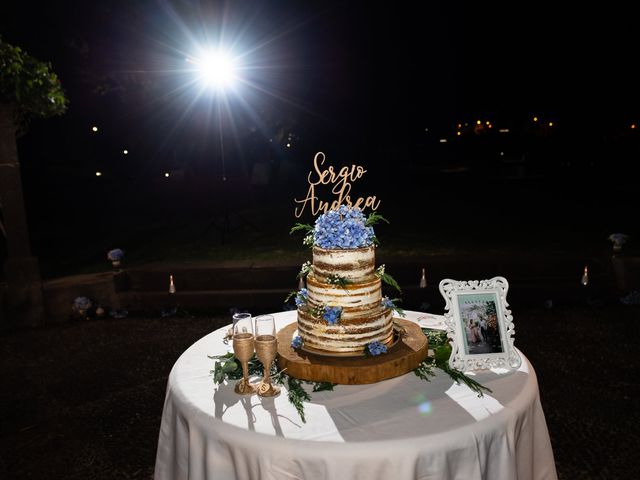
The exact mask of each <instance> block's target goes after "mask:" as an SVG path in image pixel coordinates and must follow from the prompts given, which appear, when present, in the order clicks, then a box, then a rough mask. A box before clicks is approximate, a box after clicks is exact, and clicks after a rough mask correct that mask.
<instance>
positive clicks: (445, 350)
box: [414, 328, 491, 397]
mask: <svg viewBox="0 0 640 480" xmlns="http://www.w3.org/2000/svg"><path fill="white" fill-rule="evenodd" d="M422 331H423V332H424V334H425V335H426V336H427V339H428V340H429V347H430V348H431V349H432V350H433V357H432V358H426V359H425V360H424V361H423V362H422V363H420V365H418V367H417V368H416V369H415V370H414V373H415V374H416V375H417V376H418V377H420V378H421V379H423V380H426V381H429V378H430V377H433V376H435V373H433V368H434V367H435V368H439V369H440V370H442V371H443V372H445V373H446V374H447V375H449V376H450V377H451V379H452V380H453V381H454V382H456V383H457V384H458V385H459V384H460V383H461V382H462V383H464V384H465V385H466V386H467V387H469V388H470V389H471V390H473V391H474V392H476V394H477V395H478V397H482V396H483V395H484V392H488V393H491V389H490V388H488V387H485V386H484V385H482V384H480V383H478V382H476V381H475V380H474V379H472V378H470V377H468V376H467V375H465V373H464V372H463V371H461V370H458V369H455V368H451V367H450V366H449V357H450V356H451V345H450V344H449V341H448V338H447V332H443V331H441V330H429V329H427V328H423V329H422Z"/></svg>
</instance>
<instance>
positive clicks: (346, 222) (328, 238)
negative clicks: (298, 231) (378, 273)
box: [313, 205, 375, 249]
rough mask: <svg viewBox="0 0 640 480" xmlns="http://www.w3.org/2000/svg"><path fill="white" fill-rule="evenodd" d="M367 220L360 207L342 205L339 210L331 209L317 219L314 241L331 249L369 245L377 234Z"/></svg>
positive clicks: (322, 246)
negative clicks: (367, 223)
mask: <svg viewBox="0 0 640 480" xmlns="http://www.w3.org/2000/svg"><path fill="white" fill-rule="evenodd" d="M366 221H367V219H366V218H365V216H364V214H363V213H362V211H361V210H360V209H358V208H349V207H347V206H346V205H340V208H339V209H338V210H329V211H328V212H327V213H324V214H322V215H320V216H319V217H318V218H317V219H316V223H315V227H314V230H313V243H314V244H315V245H317V246H319V247H321V248H330V249H349V248H362V247H368V246H370V245H372V244H373V239H374V237H375V234H374V232H373V227H370V226H369V227H368V226H367V225H366Z"/></svg>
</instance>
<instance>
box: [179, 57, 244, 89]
mask: <svg viewBox="0 0 640 480" xmlns="http://www.w3.org/2000/svg"><path fill="white" fill-rule="evenodd" d="M187 61H188V62H190V63H193V64H194V65H195V66H196V68H197V72H198V79H199V80H200V83H202V84H203V85H204V86H206V87H211V88H214V89H219V90H222V89H225V88H228V87H231V86H232V85H233V84H234V83H235V81H236V79H237V77H236V66H237V65H236V62H235V61H234V59H233V58H232V57H231V56H230V55H229V54H227V53H225V52H223V51H222V50H212V51H208V52H204V53H203V54H202V55H201V56H199V57H198V58H191V59H190V58H188V59H187Z"/></svg>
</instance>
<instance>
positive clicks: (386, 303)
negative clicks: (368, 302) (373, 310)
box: [382, 296, 396, 309]
mask: <svg viewBox="0 0 640 480" xmlns="http://www.w3.org/2000/svg"><path fill="white" fill-rule="evenodd" d="M382 306H383V307H386V308H392V309H393V308H396V306H395V304H394V303H393V300H391V299H390V298H389V297H386V296H385V297H383V298H382Z"/></svg>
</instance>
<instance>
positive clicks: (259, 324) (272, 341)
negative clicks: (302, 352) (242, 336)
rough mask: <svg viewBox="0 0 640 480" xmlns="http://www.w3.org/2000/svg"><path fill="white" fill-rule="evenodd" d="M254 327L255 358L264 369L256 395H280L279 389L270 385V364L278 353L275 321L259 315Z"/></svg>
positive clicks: (270, 316) (268, 316)
mask: <svg viewBox="0 0 640 480" xmlns="http://www.w3.org/2000/svg"><path fill="white" fill-rule="evenodd" d="M255 326H256V328H255V332H256V337H255V348H256V356H257V357H258V360H260V362H261V363H262V366H263V368H264V374H263V375H262V381H261V382H260V384H259V385H258V395H260V396H261V397H274V396H276V395H278V394H279V393H280V389H279V388H278V387H276V386H275V385H273V384H272V383H271V363H272V362H273V361H274V360H275V359H276V355H277V353H278V341H277V340H276V324H275V320H274V318H273V316H272V315H259V316H257V317H256V320H255Z"/></svg>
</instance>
